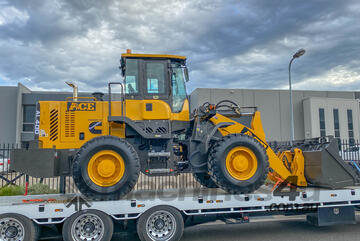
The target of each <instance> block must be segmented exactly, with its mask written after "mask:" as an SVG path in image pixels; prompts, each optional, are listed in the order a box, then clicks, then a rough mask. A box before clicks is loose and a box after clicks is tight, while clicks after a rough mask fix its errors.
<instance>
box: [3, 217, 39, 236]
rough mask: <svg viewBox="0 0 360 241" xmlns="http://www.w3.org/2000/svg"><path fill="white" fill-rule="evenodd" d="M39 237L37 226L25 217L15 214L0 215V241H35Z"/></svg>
mask: <svg viewBox="0 0 360 241" xmlns="http://www.w3.org/2000/svg"><path fill="white" fill-rule="evenodd" d="M39 236H40V228H39V226H38V225H37V224H36V223H34V222H33V221H32V220H30V219H28V218H27V217H25V216H23V215H20V214H15V213H8V214H2V215H0V240H1V241H13V240H16V241H37V240H38V239H39Z"/></svg>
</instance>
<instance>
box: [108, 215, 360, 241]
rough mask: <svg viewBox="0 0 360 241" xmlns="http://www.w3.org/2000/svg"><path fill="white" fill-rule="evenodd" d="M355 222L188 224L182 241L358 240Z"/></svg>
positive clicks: (358, 227)
mask: <svg viewBox="0 0 360 241" xmlns="http://www.w3.org/2000/svg"><path fill="white" fill-rule="evenodd" d="M357 221H358V224H356V225H340V226H330V227H314V226H311V225H309V224H307V223H306V221H305V220H304V219H289V220H284V218H280V219H277V218H274V219H271V220H265V221H263V220H261V221H260V220H254V222H252V223H249V224H233V225H225V224H216V225H214V224H203V225H199V226H193V227H188V228H186V229H185V231H184V235H183V238H182V239H181V241H200V240H206V241H225V240H226V241H242V240H246V241H289V240H298V241H305V240H306V241H312V240H314V241H332V240H333V241H340V240H341V241H352V240H354V241H355V240H356V241H358V240H359V239H360V238H359V237H360V217H359V216H358V217H357ZM115 240H116V241H120V240H121V241H123V240H131V241H132V240H134V241H138V240H139V239H138V237H137V235H135V234H129V235H124V234H120V235H116V236H115V237H114V238H113V241H115Z"/></svg>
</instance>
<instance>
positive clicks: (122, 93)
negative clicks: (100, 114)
mask: <svg viewBox="0 0 360 241" xmlns="http://www.w3.org/2000/svg"><path fill="white" fill-rule="evenodd" d="M112 85H120V87H121V93H120V98H121V117H124V116H125V115H126V109H125V107H126V103H125V93H124V86H123V84H122V83H121V82H109V84H108V95H109V118H110V117H111V116H112V114H111V101H112V100H111V86H112ZM124 109H125V110H124Z"/></svg>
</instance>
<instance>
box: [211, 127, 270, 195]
mask: <svg viewBox="0 0 360 241" xmlns="http://www.w3.org/2000/svg"><path fill="white" fill-rule="evenodd" d="M235 158H238V159H235ZM244 159H245V160H246V161H245V165H244V164H243V163H244ZM208 168H209V173H210V175H211V178H212V179H213V181H214V182H215V183H216V184H217V185H218V186H219V187H220V188H222V189H223V190H225V191H227V192H229V193H233V194H245V193H252V192H254V191H255V190H257V189H258V188H259V187H260V186H262V185H263V184H264V183H265V180H266V178H267V175H268V172H269V161H268V155H267V154H266V150H265V148H264V146H263V145H262V144H261V143H260V142H259V141H257V140H256V139H255V138H254V137H251V136H248V135H243V134H231V135H227V136H224V137H223V138H222V139H221V140H220V141H218V143H216V144H214V145H213V146H212V148H211V149H210V150H209V161H208Z"/></svg>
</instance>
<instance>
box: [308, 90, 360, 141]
mask: <svg viewBox="0 0 360 241" xmlns="http://www.w3.org/2000/svg"><path fill="white" fill-rule="evenodd" d="M303 104H304V123H305V137H306V138H311V137H318V136H320V117H319V109H320V108H323V109H324V113H325V132H326V135H333V136H335V129H334V114H333V113H334V112H333V110H334V109H337V110H338V111H339V124H340V128H339V129H340V138H341V139H349V138H350V137H349V131H348V130H349V129H348V116H347V110H352V118H353V128H354V139H356V140H359V137H360V136H359V123H360V122H359V101H358V100H351V99H339V98H319V97H310V98H307V99H305V100H304V101H303Z"/></svg>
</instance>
